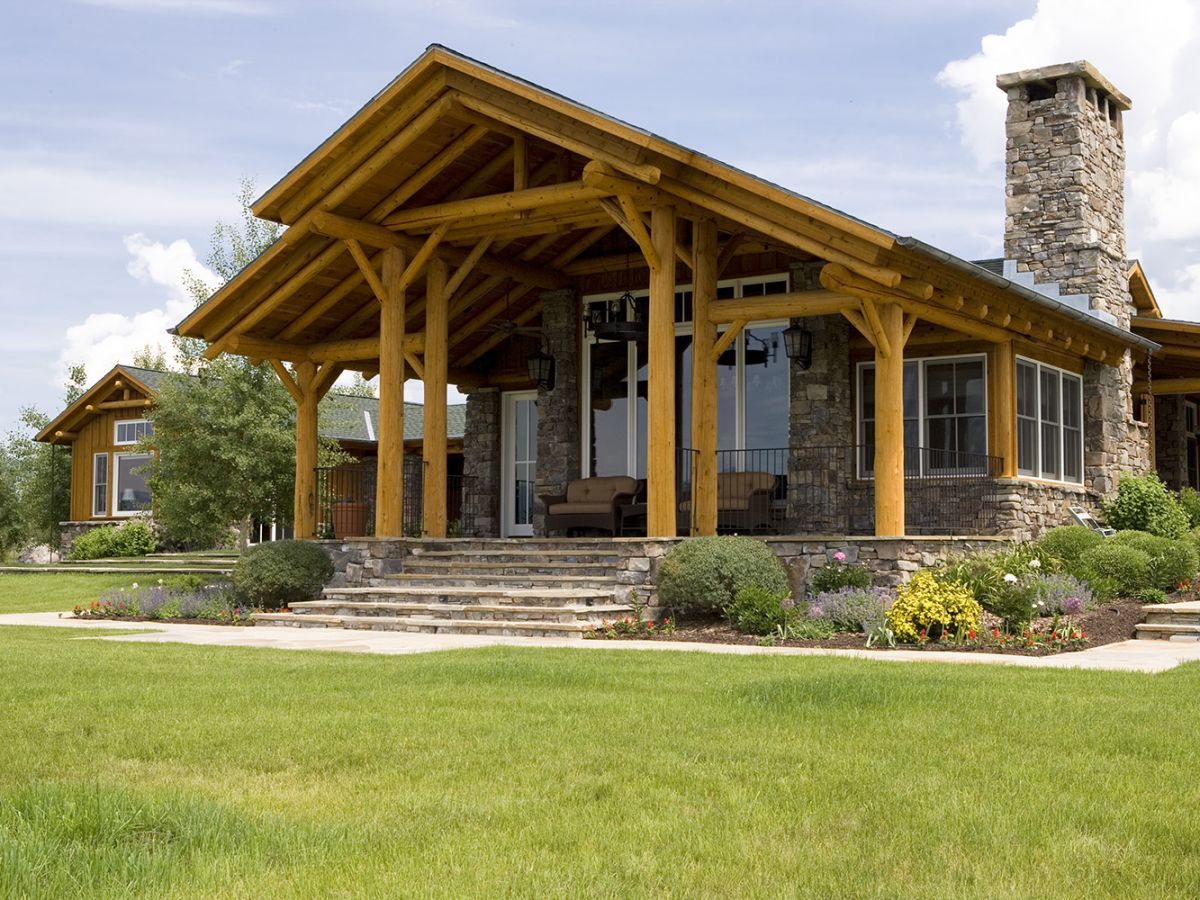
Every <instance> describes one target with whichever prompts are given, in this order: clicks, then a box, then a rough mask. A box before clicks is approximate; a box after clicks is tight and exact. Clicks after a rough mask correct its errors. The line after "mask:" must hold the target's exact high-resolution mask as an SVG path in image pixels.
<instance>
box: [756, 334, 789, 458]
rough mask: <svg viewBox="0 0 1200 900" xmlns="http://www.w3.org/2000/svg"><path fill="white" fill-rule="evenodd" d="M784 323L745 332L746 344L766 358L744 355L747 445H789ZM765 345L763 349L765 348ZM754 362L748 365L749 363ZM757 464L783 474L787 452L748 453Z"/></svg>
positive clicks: (780, 446) (783, 446) (773, 446)
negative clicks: (745, 356)
mask: <svg viewBox="0 0 1200 900" xmlns="http://www.w3.org/2000/svg"><path fill="white" fill-rule="evenodd" d="M784 327H785V326H782V325H776V326H771V327H766V328H755V329H753V330H750V331H748V332H747V344H746V346H747V348H748V350H753V351H754V352H755V353H758V354H760V355H762V356H764V357H765V358H764V359H762V360H761V361H759V359H758V357H756V356H751V355H749V354H748V355H747V359H746V414H745V419H746V449H747V450H775V449H779V448H786V447H787V445H788V370H789V366H788V358H787V354H785V353H784V352H783V338H782V336H781V335H782V332H783V329H784ZM764 348H765V349H764ZM752 362H753V363H754V364H753V365H751V363H752ZM751 458H752V459H755V461H756V463H755V466H756V468H759V467H764V466H762V464H763V463H766V464H767V466H766V467H773V468H776V469H779V470H780V471H775V472H772V474H773V475H782V474H784V469H785V467H786V462H787V454H786V453H770V454H751Z"/></svg>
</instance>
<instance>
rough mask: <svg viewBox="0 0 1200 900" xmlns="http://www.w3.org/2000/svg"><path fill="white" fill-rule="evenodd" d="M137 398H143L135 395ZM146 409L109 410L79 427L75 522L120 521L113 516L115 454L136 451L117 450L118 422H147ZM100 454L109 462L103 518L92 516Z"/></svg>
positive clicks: (73, 452)
mask: <svg viewBox="0 0 1200 900" xmlns="http://www.w3.org/2000/svg"><path fill="white" fill-rule="evenodd" d="M132 393H133V395H134V396H141V394H140V392H138V391H133V392H132ZM145 417H146V411H145V410H142V409H122V410H105V411H101V412H97V413H95V414H94V415H92V416H90V417H89V418H88V419H87V421H86V422H85V423H84V424H82V425H80V426H79V429H78V432H77V433H78V437H76V438H75V440H74V441H72V442H71V520H72V521H75V522H84V521H87V520H89V519H113V518H118V517H116V516H114V515H113V514H112V505H113V500H112V484H113V479H114V478H115V475H116V460H115V459H114V458H113V454H114V453H130V452H134V450H135V448H134V447H133V446H131V445H128V444H124V445H121V446H117V444H116V442H115V439H116V427H117V422H118V421H127V420H132V419H143V418H145ZM97 453H106V454H108V456H109V459H108V509H107V512H106V514H105V515H103V516H94V515H92V476H93V465H94V463H93V460H94V459H95V456H96V454H97Z"/></svg>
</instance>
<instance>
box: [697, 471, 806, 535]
mask: <svg viewBox="0 0 1200 900" xmlns="http://www.w3.org/2000/svg"><path fill="white" fill-rule="evenodd" d="M774 497H775V476H774V475H772V474H771V473H770V472H718V473H717V531H722V532H730V531H736V532H770V531H774V530H775V528H774V525H773V523H772V509H771V504H772V502H773V500H774ZM785 511H786V510H785ZM679 512H680V522H681V524H682V523H684V522H688V521H690V517H691V513H692V501H691V499H690V498H689V499H686V500H683V501H682V502H680V504H679Z"/></svg>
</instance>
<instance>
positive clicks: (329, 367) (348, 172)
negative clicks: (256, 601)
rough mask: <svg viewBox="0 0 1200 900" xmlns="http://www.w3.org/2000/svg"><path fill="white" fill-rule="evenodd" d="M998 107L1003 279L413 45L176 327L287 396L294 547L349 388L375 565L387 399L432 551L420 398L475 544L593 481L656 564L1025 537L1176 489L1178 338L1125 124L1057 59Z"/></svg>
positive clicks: (1186, 450)
mask: <svg viewBox="0 0 1200 900" xmlns="http://www.w3.org/2000/svg"><path fill="white" fill-rule="evenodd" d="M997 84H998V87H999V88H1000V89H1001V90H1003V91H1004V92H1005V93H1006V95H1007V98H1008V113H1007V164H1006V196H1005V219H1004V258H1003V259H997V260H986V261H979V262H971V261H968V260H965V259H960V258H958V257H957V256H955V255H953V254H952V253H949V252H947V251H945V250H942V249H939V248H937V247H933V246H930V245H929V244H926V243H924V242H922V241H920V240H918V239H916V238H912V237H903V236H899V235H896V234H893V233H891V232H889V231H887V230H885V229H883V228H880V227H877V226H875V225H871V224H869V223H867V222H864V221H862V220H860V219H857V218H855V217H853V216H852V215H849V214H847V213H844V212H841V211H839V210H836V209H833V208H831V207H829V206H827V205H825V204H822V203H820V202H819V201H817V200H814V199H811V198H809V197H807V196H803V195H801V194H798V193H795V192H792V191H790V190H787V189H784V188H781V187H779V186H777V185H774V184H770V183H768V182H766V181H764V180H762V179H759V178H756V177H755V176H754V175H752V174H750V173H747V172H743V171H739V170H738V169H735V168H733V167H731V166H729V165H726V164H724V163H721V162H719V161H717V160H715V159H712V158H709V157H707V156H705V155H703V154H702V153H700V152H697V151H695V150H691V149H688V148H686V147H682V146H680V145H678V144H675V143H672V142H670V141H668V140H666V139H664V138H662V137H659V136H658V135H656V134H654V133H652V132H650V131H647V130H644V129H642V128H638V127H635V126H632V125H629V124H627V123H624V122H621V121H618V120H616V119H614V118H612V117H610V116H607V115H605V114H603V113H601V112H598V111H596V110H594V109H590V108H588V107H586V106H583V105H582V104H579V103H576V102H574V101H572V100H569V99H567V98H565V97H563V96H561V95H558V94H555V93H553V92H552V91H550V90H547V89H545V88H542V87H539V86H538V85H535V84H531V83H529V82H527V81H523V80H521V79H519V78H517V77H514V76H512V75H509V74H507V73H504V72H501V71H498V70H496V69H494V68H492V67H490V66H488V65H485V64H483V63H480V62H477V61H474V60H471V59H469V58H467V57H465V56H462V55H461V54H458V53H456V52H454V51H452V50H449V49H447V48H445V47H442V46H439V45H433V46H431V47H430V48H429V49H428V50H427V51H426V52H425V53H424V54H423V55H422V56H421V57H420V58H419V59H417V60H416V61H415V62H414V63H413V64H412V65H410V66H409V67H408V68H407V69H406V70H405V71H404V72H403V73H401V74H400V75H399V76H398V77H397V78H396V79H395V80H394V81H393V82H392V83H391V84H389V85H388V86H387V87H385V88H384V89H383V90H382V91H381V92H380V93H379V94H377V95H376V96H375V97H373V98H372V99H371V100H370V101H369V102H368V103H367V105H366V106H364V107H363V108H362V109H361V110H359V111H358V112H357V113H356V114H355V115H354V116H353V117H351V118H350V120H349V121H347V122H346V124H345V125H343V126H342V127H341V128H340V129H339V130H338V131H337V132H335V133H334V134H333V135H331V136H330V137H329V138H328V139H327V140H326V141H325V142H324V143H322V144H321V145H320V146H319V147H318V148H316V149H315V150H314V151H313V152H312V153H310V154H309V155H308V156H307V157H305V158H304V159H303V160H301V161H300V162H299V164H298V165H297V166H296V167H295V168H293V169H292V170H291V171H290V172H289V173H287V174H286V175H285V176H284V177H283V179H282V180H280V181H279V182H278V183H277V184H276V185H275V186H273V187H272V188H271V189H270V190H268V191H267V192H266V193H265V194H264V195H263V196H262V197H261V198H260V199H259V200H258V201H257V202H256V204H255V206H254V213H255V214H256V215H258V216H260V217H262V218H265V219H268V220H271V221H274V222H279V223H282V224H283V225H285V226H287V229H286V231H285V232H284V233H283V235H282V237H281V238H280V239H279V241H278V242H277V243H276V244H275V245H274V246H272V247H271V248H270V249H269V250H268V251H267V252H265V253H264V254H263V255H262V256H261V257H259V258H258V259H257V260H255V261H254V262H253V263H252V264H250V265H249V266H248V267H247V268H246V269H245V270H244V271H243V272H242V273H241V274H240V275H239V276H237V277H236V278H234V279H233V280H232V281H230V282H229V283H228V284H227V285H226V286H225V287H223V288H222V289H221V290H219V291H218V292H217V293H216V294H214V296H213V297H212V298H211V299H210V300H209V301H208V302H207V303H205V304H204V305H202V306H201V307H199V308H198V309H197V310H196V311H195V312H194V313H193V314H191V315H190V316H188V317H187V318H186V319H185V320H184V321H183V322H182V323H181V324H180V325H179V326H178V328H177V331H178V333H179V334H182V335H185V336H188V337H193V338H201V339H203V340H205V341H206V342H208V344H209V348H208V354H209V355H210V356H215V355H218V354H221V353H236V354H242V355H247V356H250V357H253V358H260V359H266V360H271V361H272V365H274V366H275V368H276V371H277V373H278V374H279V377H280V378H281V379H283V382H284V384H285V385H286V387H287V389H288V391H289V392H290V393H291V394H292V396H293V397H294V399H295V402H296V405H297V417H296V425H297V454H296V466H297V469H296V504H295V507H296V508H295V521H296V531H297V535H298V536H302V537H312V536H314V535H316V534H317V531H318V522H317V508H318V506H317V502H316V497H317V493H318V491H317V481H316V479H317V471H316V461H315V460H316V444H317V425H316V414H315V411H316V404H317V402H318V400H319V399H320V397H321V396H322V395H323V394H324V392H325V391H327V390H328V389H329V386H330V385H331V384H332V383H333V381H334V379H335V378H336V377H337V375H338V374H339V373H341V372H342V371H344V370H347V369H349V370H356V371H359V372H362V373H364V374H365V375H367V376H369V377H374V376H376V375H377V376H378V379H379V387H378V389H379V394H380V406H379V435H378V437H379V448H378V476H377V480H376V486H377V489H376V495H375V499H374V504H375V509H374V518H375V521H376V529H375V531H376V535H377V536H379V537H380V538H389V537H396V538H398V537H401V536H402V535H403V534H404V527H403V514H404V509H405V508H406V504H411V503H412V502H413V496H412V495H413V494H414V492H415V491H419V490H420V489H419V488H414V487H413V486H412V485H410V484H407V483H406V482H405V478H404V466H403V464H402V460H403V452H404V451H403V440H402V436H403V435H404V434H405V431H406V427H407V422H408V418H407V415H408V413H409V411H408V410H407V409H406V408H405V406H404V405H403V402H402V397H403V388H404V383H405V380H406V379H409V378H419V379H422V380H423V382H424V388H425V396H426V397H427V398H430V402H427V403H426V404H425V406H424V408H423V410H422V416H423V420H424V422H423V433H424V443H423V453H424V472H425V475H424V483H423V492H422V493H419V494H418V496H417V503H418V505H419V507H420V510H421V531H422V534H423V535H424V536H425V537H426V538H430V539H437V538H442V537H445V536H446V534H447V528H448V521H449V517H448V512H447V508H446V502H445V496H446V491H445V483H446V479H447V477H448V476H447V472H446V468H445V464H444V460H445V458H446V453H445V448H446V443H447V440H448V432H447V425H446V407H445V405H444V404H443V403H439V402H435V401H433V400H432V398H436V397H440V396H442V395H443V394H444V392H445V388H446V385H447V384H455V385H457V386H458V388H459V389H460V390H461V391H462V392H464V393H466V394H467V395H468V401H467V405H466V411H465V418H466V421H465V423H464V437H463V465H464V473H465V474H466V475H467V476H468V477H469V478H471V479H473V484H474V488H475V490H476V492H477V502H478V510H477V512H478V514H477V515H476V517H475V519H474V522H475V533H476V534H478V535H480V536H485V537H486V536H491V537H516V536H540V535H544V534H545V533H546V532H547V521H548V520H547V517H546V509H545V504H544V502H543V501H541V500H540V499H539V498H540V497H543V496H545V497H549V496H553V495H563V494H566V493H567V490H568V486H569V484H571V483H572V482H576V481H577V480H578V479H581V478H591V477H598V476H609V475H623V476H632V477H633V478H636V479H640V480H641V491H642V492H643V493H642V495H641V496H640V497H638V498H635V502H632V503H630V504H629V507H630V510H629V511H630V512H631V513H634V514H635V518H634V519H633V522H634V525H633V527H634V528H637V529H638V531H640V532H641V533H644V535H646V536H647V537H648V538H658V539H664V540H665V539H671V538H674V537H676V536H678V535H687V534H697V535H705V534H712V533H715V532H718V531H730V530H736V531H747V532H750V531H753V532H761V533H767V534H775V535H785V536H812V535H824V536H830V535H833V536H836V538H837V539H838V540H842V539H845V537H846V536H853V535H862V536H866V537H867V538H873V539H879V540H892V539H896V538H903V537H909V538H912V537H914V536H922V535H939V536H956V537H966V536H978V535H1000V536H1008V537H1016V538H1022V537H1028V536H1031V535H1035V534H1037V533H1038V532H1040V531H1041V530H1043V529H1044V528H1047V527H1052V526H1054V525H1058V524H1062V523H1064V522H1067V521H1069V514H1068V507H1069V506H1072V505H1083V506H1094V505H1095V504H1096V502H1097V501H1098V500H1099V499H1101V498H1102V497H1104V496H1106V495H1107V494H1109V493H1110V492H1111V491H1112V490H1113V489H1114V488H1115V485H1116V482H1117V479H1118V478H1119V477H1120V475H1121V474H1122V473H1128V472H1144V471H1148V470H1150V469H1153V468H1154V467H1155V466H1156V465H1157V466H1158V467H1159V468H1160V470H1161V471H1163V473H1164V476H1165V477H1166V478H1167V479H1168V481H1169V482H1170V483H1172V484H1173V485H1178V484H1182V483H1185V482H1187V483H1195V481H1196V477H1197V463H1196V458H1197V457H1196V452H1197V451H1196V440H1197V429H1198V425H1197V421H1196V414H1195V410H1196V406H1195V404H1194V401H1193V400H1192V399H1188V398H1189V396H1195V395H1200V370H1198V367H1200V324H1194V323H1187V322H1176V321H1171V320H1167V319H1164V318H1162V316H1161V313H1160V311H1159V309H1158V306H1157V303H1156V302H1155V300H1154V297H1153V293H1152V292H1151V290H1150V288H1149V284H1148V282H1147V281H1146V278H1145V273H1144V272H1143V271H1142V269H1141V266H1140V265H1139V264H1137V263H1136V262H1130V261H1129V260H1128V259H1127V256H1126V250H1125V231H1124V202H1123V190H1124V187H1123V186H1124V145H1123V134H1122V118H1123V116H1124V115H1125V113H1126V112H1127V111H1128V110H1129V109H1130V107H1131V101H1130V100H1129V98H1128V97H1126V96H1125V95H1124V94H1122V93H1121V92H1120V91H1119V90H1117V88H1116V87H1114V86H1113V85H1112V84H1111V83H1109V81H1108V80H1107V79H1105V78H1104V76H1103V75H1101V74H1100V73H1099V72H1098V71H1097V70H1096V69H1095V68H1094V67H1093V66H1091V65H1090V64H1088V63H1086V62H1077V63H1069V64H1064V65H1057V66H1050V67H1046V68H1042V69H1037V70H1030V71H1025V72H1017V73H1011V74H1006V75H1002V76H1000V77H999V78H998V79H997ZM697 102H699V98H697ZM998 199H999V198H998ZM1188 416H1190V418H1187V417H1188ZM751 494H753V495H755V497H754V499H753V502H751V498H750V497H749V495H751ZM637 514H640V515H637Z"/></svg>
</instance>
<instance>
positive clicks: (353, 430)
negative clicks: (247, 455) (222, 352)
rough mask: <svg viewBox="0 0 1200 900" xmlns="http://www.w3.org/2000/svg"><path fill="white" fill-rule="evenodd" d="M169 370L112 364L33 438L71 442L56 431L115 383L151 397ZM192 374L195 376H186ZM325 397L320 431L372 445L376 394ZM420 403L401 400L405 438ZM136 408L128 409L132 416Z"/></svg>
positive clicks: (416, 429)
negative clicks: (124, 382) (328, 404)
mask: <svg viewBox="0 0 1200 900" xmlns="http://www.w3.org/2000/svg"><path fill="white" fill-rule="evenodd" d="M171 377H172V373H170V372H160V371H158V370H157V369H142V368H139V367H137V366H127V365H124V364H121V363H118V364H117V365H115V366H113V367H112V368H111V369H110V370H109V371H108V372H107V373H106V374H105V375H104V376H103V377H101V378H100V379H99V380H97V381H96V382H95V383H94V384H92V386H91V387H89V388H88V389H87V390H86V391H85V392H84V393H83V394H82V395H81V396H80V397H79V398H78V399H77V400H75V402H74V403H71V404H70V405H68V406H67V408H66V409H64V410H63V411H62V412H61V413H59V414H58V415H57V416H56V417H55V418H54V420H53V421H52V422H50V424H49V425H47V426H46V427H45V428H43V429H42V430H41V431H39V432H38V433H37V435H36V436H35V437H34V440H35V441H41V442H43V443H49V444H54V443H70V442H71V441H72V440H73V439H74V438H73V435H72V436H64V437H61V438H60V437H57V436H56V432H60V431H61V432H66V431H67V428H66V425H67V424H68V423H71V424H73V425H75V427H78V425H79V424H82V422H84V421H86V419H87V418H88V417H89V415H94V413H89V411H88V410H87V406H88V404H94V403H95V402H96V399H97V398H98V397H102V396H104V395H105V394H106V393H107V392H108V391H111V390H114V389H116V382H118V381H121V380H127V381H128V382H129V386H130V387H132V388H134V389H135V390H137V391H138V392H139V393H140V394H141V395H142V396H143V397H147V398H153V397H154V396H156V395H157V394H158V393H159V392H160V391H161V390H162V388H163V385H164V384H165V383H166V381H167V379H168V378H171ZM189 377H194V376H189ZM326 396H328V397H332V398H334V400H335V402H334V404H333V405H332V407H331V408H328V409H327V415H325V416H323V417H322V419H323V421H322V423H321V434H322V436H323V437H326V438H329V439H331V440H335V441H346V442H353V443H359V444H374V443H376V442H377V437H376V435H377V434H378V429H379V400H378V398H376V397H360V396H357V395H354V394H341V393H338V392H337V391H330V392H329V394H327V395H326ZM422 409H423V406H422V405H421V404H420V403H410V402H408V401H405V403H404V440H406V441H419V440H421V439H422V436H423V434H424V421H423V417H422V415H421V411H422ZM466 411H467V406H466V404H465V403H451V404H448V405H447V407H446V437H447V438H448V439H449V440H452V441H454V440H461V439H462V437H463V434H464V433H465V432H466V421H467V416H466ZM135 412H136V411H134V412H131V413H130V415H131V416H132V415H134V413H135Z"/></svg>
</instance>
